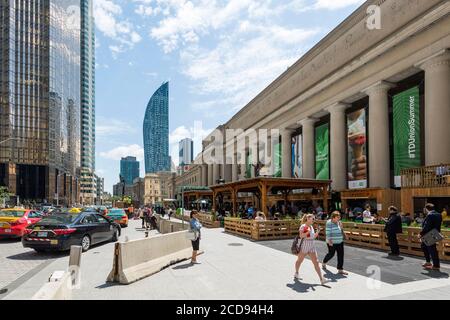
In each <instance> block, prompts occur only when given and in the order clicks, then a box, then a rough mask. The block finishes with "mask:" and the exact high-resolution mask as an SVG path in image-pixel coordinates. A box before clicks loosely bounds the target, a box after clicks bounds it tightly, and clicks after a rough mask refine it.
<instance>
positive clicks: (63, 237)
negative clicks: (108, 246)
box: [22, 212, 121, 252]
mask: <svg viewBox="0 0 450 320" xmlns="http://www.w3.org/2000/svg"><path fill="white" fill-rule="evenodd" d="M120 233H121V228H120V225H119V224H117V223H115V222H114V221H111V220H109V219H106V218H105V217H102V216H101V215H100V214H97V213H93V212H80V213H57V214H54V215H51V216H49V217H45V218H43V219H42V220H41V221H39V222H38V223H36V224H35V225H34V226H30V227H29V228H27V229H26V234H25V235H24V236H23V237H22V244H23V246H24V247H25V248H32V249H34V250H36V251H37V252H42V251H66V250H70V247H71V246H73V245H77V246H81V247H82V249H83V251H87V250H89V248H90V247H91V246H92V245H94V244H98V243H102V242H106V241H113V242H115V241H117V240H118V239H119V236H120Z"/></svg>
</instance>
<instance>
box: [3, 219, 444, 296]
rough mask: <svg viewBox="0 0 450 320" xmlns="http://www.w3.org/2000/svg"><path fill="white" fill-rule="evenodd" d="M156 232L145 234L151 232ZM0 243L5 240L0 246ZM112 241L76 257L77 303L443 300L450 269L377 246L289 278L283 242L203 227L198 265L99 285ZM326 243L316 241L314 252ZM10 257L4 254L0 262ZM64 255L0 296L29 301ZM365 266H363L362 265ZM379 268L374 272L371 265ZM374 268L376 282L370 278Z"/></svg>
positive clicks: (307, 266)
mask: <svg viewBox="0 0 450 320" xmlns="http://www.w3.org/2000/svg"><path fill="white" fill-rule="evenodd" d="M139 223H140V222H139V221H131V223H130V227H129V228H127V229H124V232H123V235H122V237H121V240H122V241H124V240H125V237H128V239H130V240H131V239H138V238H142V237H143V236H144V233H143V230H141V229H139ZM155 234H156V232H152V234H151V235H150V236H152V235H155ZM2 245H4V244H2ZM113 247H114V245H113V243H108V244H104V245H100V246H96V247H93V248H92V249H91V250H90V251H88V252H87V253H84V254H83V256H82V265H81V288H80V289H78V290H74V293H73V298H74V299H77V300H82V299H83V300H84V299H99V300H110V299H119V300H147V299H150V300H153V299H173V300H204V299H213V300H221V299H237V300H244V299H245V300H260V299H264V300H266V299H269V300H293V299H294V300H295V299H298V300H310V299H311V300H316V299H320V300H327V299H345V300H347V299H354V300H366V299H449V298H450V279H449V273H450V266H449V265H448V264H444V265H443V268H442V270H441V273H438V274H430V273H428V272H425V271H423V270H422V269H421V267H420V264H421V263H422V260H421V259H417V258H413V257H403V259H401V260H398V261H393V260H389V259H387V258H386V256H387V254H386V253H383V252H378V251H372V250H365V249H360V248H353V247H346V267H347V269H348V270H349V271H350V274H349V276H347V277H343V276H339V275H336V269H335V268H334V267H333V263H330V267H329V271H328V272H327V273H326V274H325V277H326V278H327V279H329V282H328V283H327V284H326V286H320V285H319V282H318V278H317V275H316V273H315V272H314V270H313V266H312V263H311V262H310V261H309V260H306V261H305V262H304V264H303V266H302V268H301V270H300V277H301V279H300V280H299V281H294V279H293V268H294V262H295V257H294V256H292V255H291V254H289V252H288V251H289V247H290V240H280V241H266V242H253V241H249V240H247V239H243V238H239V237H236V236H233V235H230V234H227V233H224V232H223V229H205V230H204V232H203V239H202V243H201V249H203V250H204V252H205V253H204V254H203V255H201V256H200V257H199V261H200V262H201V264H198V265H191V264H190V263H189V262H188V261H184V262H180V263H178V264H176V265H173V266H170V267H168V268H166V269H164V270H163V271H161V272H159V273H157V274H155V275H153V276H151V277H148V278H145V279H143V280H141V281H138V282H136V283H133V284H131V285H117V284H112V283H106V277H107V275H108V273H109V272H110V271H111V267H112V258H113ZM324 249H325V244H324V243H323V242H318V251H319V256H320V257H323V255H324ZM8 259H9V257H8V256H5V257H3V258H2V260H1V262H0V263H1V264H2V265H3V263H4V261H7V260H8ZM67 265H68V256H67V255H64V256H59V257H55V258H54V259H53V260H52V261H51V262H50V263H45V264H41V265H40V266H38V269H39V270H38V271H37V272H36V271H35V270H32V271H30V272H32V273H33V274H32V275H31V276H29V277H28V279H27V280H26V281H25V282H23V283H21V284H20V285H18V286H17V288H13V290H12V291H9V292H8V293H7V294H6V295H3V296H0V298H3V299H6V300H11V299H12V300H15V299H30V298H31V297H32V296H33V295H34V293H36V292H37V291H38V290H39V288H40V287H41V286H42V285H43V284H44V283H45V282H46V281H47V279H48V277H49V276H50V274H51V273H52V272H54V271H56V270H64V269H66V268H67ZM368 267H369V269H368ZM378 267H379V269H377V268H378ZM377 270H379V271H380V279H381V281H380V282H378V281H375V280H373V279H372V278H373V277H374V276H373V272H375V273H376V272H377Z"/></svg>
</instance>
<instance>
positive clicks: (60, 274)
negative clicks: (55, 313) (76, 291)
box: [31, 271, 72, 300]
mask: <svg viewBox="0 0 450 320" xmlns="http://www.w3.org/2000/svg"><path fill="white" fill-rule="evenodd" d="M71 299H72V277H71V274H70V272H67V271H56V272H54V273H53V275H52V276H51V277H50V279H49V282H48V283H46V284H44V285H43V286H42V288H41V289H39V291H38V292H37V293H36V294H35V295H34V296H33V297H32V298H31V300H71Z"/></svg>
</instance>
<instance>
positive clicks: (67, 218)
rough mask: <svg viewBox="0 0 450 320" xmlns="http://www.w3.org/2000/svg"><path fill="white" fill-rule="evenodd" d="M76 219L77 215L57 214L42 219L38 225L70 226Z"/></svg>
mask: <svg viewBox="0 0 450 320" xmlns="http://www.w3.org/2000/svg"><path fill="white" fill-rule="evenodd" d="M78 217H79V214H69V213H57V214H54V215H52V216H48V217H45V218H43V219H42V220H41V222H40V224H71V223H73V222H74V221H75V220H76V219H77V218H78Z"/></svg>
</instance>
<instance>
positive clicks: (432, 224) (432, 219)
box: [419, 203, 442, 271]
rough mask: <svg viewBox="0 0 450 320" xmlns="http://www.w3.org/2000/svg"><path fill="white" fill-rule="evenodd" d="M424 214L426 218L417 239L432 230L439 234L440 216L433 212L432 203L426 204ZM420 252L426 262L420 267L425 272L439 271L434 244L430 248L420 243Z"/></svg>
mask: <svg viewBox="0 0 450 320" xmlns="http://www.w3.org/2000/svg"><path fill="white" fill-rule="evenodd" d="M425 212H426V214H427V216H426V217H425V220H424V221H423V223H422V231H421V232H420V235H419V238H422V237H423V236H424V235H426V234H427V233H428V232H430V231H431V230H433V229H436V230H437V231H439V232H441V225H442V216H441V214H440V213H439V212H436V211H435V210H434V205H433V204H432V203H427V204H426V205H425ZM422 250H423V253H424V255H425V260H426V263H425V264H423V265H422V266H423V267H424V268H425V269H427V270H436V271H439V269H440V261H439V254H438V251H437V248H436V244H433V245H432V246H427V245H425V244H424V243H423V242H422ZM431 260H433V264H431Z"/></svg>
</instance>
